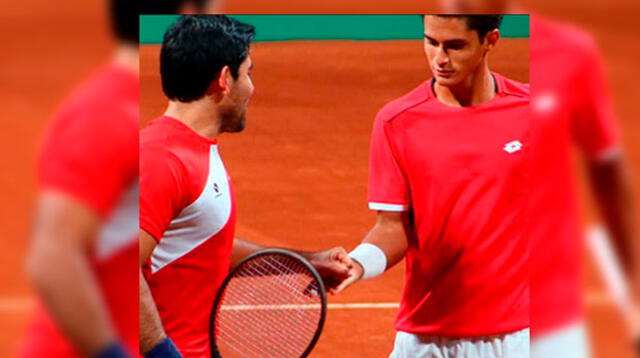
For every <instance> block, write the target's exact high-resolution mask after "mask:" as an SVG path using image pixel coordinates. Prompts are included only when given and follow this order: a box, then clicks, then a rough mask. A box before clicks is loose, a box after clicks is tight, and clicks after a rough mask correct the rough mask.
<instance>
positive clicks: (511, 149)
mask: <svg viewBox="0 0 640 358" xmlns="http://www.w3.org/2000/svg"><path fill="white" fill-rule="evenodd" d="M521 148H522V143H520V141H517V140H514V141H512V142H509V143H507V144H505V145H504V148H503V149H504V151H505V152H507V153H515V152H517V151H519V150H520V149H521Z"/></svg>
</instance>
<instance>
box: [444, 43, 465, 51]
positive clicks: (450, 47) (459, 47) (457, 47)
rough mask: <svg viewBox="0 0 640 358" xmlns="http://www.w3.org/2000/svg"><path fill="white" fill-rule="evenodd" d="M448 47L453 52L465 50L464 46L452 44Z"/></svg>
mask: <svg viewBox="0 0 640 358" xmlns="http://www.w3.org/2000/svg"><path fill="white" fill-rule="evenodd" d="M447 47H448V48H449V49H451V50H461V49H463V48H464V44H450V45H449V46H447Z"/></svg>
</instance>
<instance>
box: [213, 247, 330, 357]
mask: <svg viewBox="0 0 640 358" xmlns="http://www.w3.org/2000/svg"><path fill="white" fill-rule="evenodd" d="M326 312H327V295H326V291H325V287H324V284H323V283H322V279H321V277H320V275H319V274H318V272H317V271H316V269H315V268H314V267H313V266H312V265H311V264H310V263H309V262H308V261H307V260H305V259H304V258H303V257H302V256H300V255H298V254H295V253H293V252H290V251H287V250H282V249H267V250H263V251H260V252H257V253H255V254H253V255H251V256H249V257H247V258H246V259H244V260H243V261H242V262H240V263H239V264H238V265H237V266H236V267H234V268H233V269H232V270H231V272H230V273H229V275H228V276H227V278H226V279H225V281H224V282H223V283H222V286H221V287H220V289H219V291H218V293H217V295H216V299H215V301H214V304H213V308H212V310H211V316H210V322H209V324H210V327H209V341H210V345H211V356H212V357H213V358H235V357H242V358H261V357H270V358H273V357H278V358H304V357H307V356H308V355H309V353H311V350H312V349H313V347H314V346H315V344H316V342H317V341H318V339H319V338H320V334H321V333H322V328H323V326H324V321H325V317H326Z"/></svg>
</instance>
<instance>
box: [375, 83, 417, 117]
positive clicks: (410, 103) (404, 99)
mask: <svg viewBox="0 0 640 358" xmlns="http://www.w3.org/2000/svg"><path fill="white" fill-rule="evenodd" d="M429 83H430V80H427V81H425V82H423V83H421V84H420V85H419V86H418V87H416V88H414V89H413V90H411V91H409V92H408V93H406V94H404V95H403V96H401V97H399V98H396V99H394V100H392V101H390V102H388V103H387V104H385V105H384V107H382V109H380V111H378V116H377V118H378V120H382V121H385V122H388V121H391V120H393V119H395V118H397V117H398V116H400V115H402V114H403V113H406V112H407V111H408V110H409V109H411V108H414V107H416V106H419V105H421V104H423V103H425V102H426V101H428V100H429V98H430V95H429V87H428V86H429Z"/></svg>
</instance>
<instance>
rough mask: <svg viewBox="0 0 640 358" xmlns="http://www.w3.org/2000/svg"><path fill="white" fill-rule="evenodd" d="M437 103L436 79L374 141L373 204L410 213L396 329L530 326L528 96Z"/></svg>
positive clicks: (499, 87)
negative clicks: (454, 104) (467, 104)
mask: <svg viewBox="0 0 640 358" xmlns="http://www.w3.org/2000/svg"><path fill="white" fill-rule="evenodd" d="M494 78H495V80H496V81H495V83H496V95H495V96H494V97H493V98H492V99H491V100H489V101H487V102H485V103H482V104H480V105H476V106H470V107H452V106H448V105H446V104H443V103H442V102H440V101H439V100H438V99H437V98H436V96H435V94H434V92H433V80H430V81H427V82H425V83H423V84H422V85H420V86H419V87H418V88H416V89H414V90H413V91H411V92H410V93H409V94H407V95H405V96H403V97H401V98H400V99H398V100H395V101H393V102H391V103H390V104H388V105H387V106H385V107H384V108H383V109H382V110H381V111H380V112H379V114H378V116H377V118H376V120H375V124H374V129H373V134H372V140H371V158H370V160H371V163H370V178H369V207H370V208H371V209H373V210H381V211H405V210H409V211H411V212H412V217H413V221H414V224H413V225H414V230H415V233H414V234H415V235H413V237H412V238H410V240H409V248H408V251H407V255H406V260H407V262H406V282H405V288H404V292H403V295H402V301H401V304H400V310H399V313H398V317H397V320H396V329H397V330H399V331H404V332H409V333H414V334H422V335H437V336H450V337H472V336H486V335H492V334H498V333H507V332H514V331H518V330H521V329H525V328H528V327H529V266H528V260H529V253H528V251H529V242H528V238H527V237H526V236H525V231H526V225H527V220H528V218H529V215H528V214H527V213H526V200H527V198H528V194H529V190H530V189H529V188H530V173H529V172H530V168H529V162H528V157H529V152H530V144H529V125H530V110H529V89H528V87H527V86H525V85H522V84H520V83H517V82H515V81H512V80H509V79H507V78H505V77H502V76H500V75H498V74H494Z"/></svg>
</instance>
